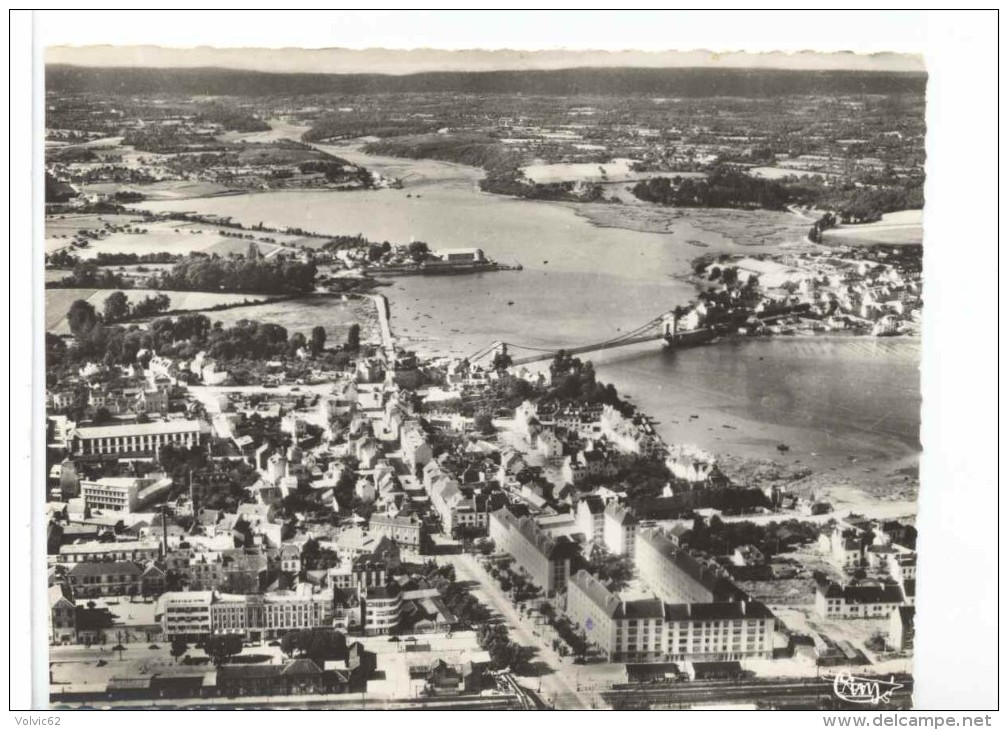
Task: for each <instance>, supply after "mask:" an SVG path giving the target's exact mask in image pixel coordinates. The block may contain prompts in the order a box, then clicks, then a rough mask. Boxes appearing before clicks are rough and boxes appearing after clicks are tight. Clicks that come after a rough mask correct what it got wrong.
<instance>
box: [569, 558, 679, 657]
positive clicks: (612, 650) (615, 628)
mask: <svg viewBox="0 0 1008 730" xmlns="http://www.w3.org/2000/svg"><path fill="white" fill-rule="evenodd" d="M566 611H567V615H568V616H569V617H570V619H571V621H572V622H573V623H574V625H575V626H576V627H578V628H579V629H582V630H583V631H584V633H585V635H586V636H587V637H588V641H589V643H591V644H593V645H594V646H595V647H597V648H598V649H599V651H601V652H602V653H603V654H605V655H606V657H607V660H608V661H610V662H613V661H660V660H661V659H662V657H663V655H664V653H665V647H664V638H663V631H662V629H663V625H664V623H663V622H664V612H665V609H664V606H663V605H662V602H661V601H659V600H656V599H645V600H638V601H623V600H620V598H619V596H617V595H616V594H614V593H610V592H609V590H608V589H607V588H606V587H605V586H604V585H603V584H602V583H601V582H600V581H599V580H598V579H596V578H595V577H594V576H592V575H590V574H589V573H588V572H587V571H585V570H580V571H578V572H577V573H576V574H575V575H573V576H571V579H570V580H569V581H568V583H567V609H566Z"/></svg>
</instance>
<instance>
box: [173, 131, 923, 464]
mask: <svg viewBox="0 0 1008 730" xmlns="http://www.w3.org/2000/svg"><path fill="white" fill-rule="evenodd" d="M334 153H336V154H339V155H340V156H342V157H345V158H347V159H351V160H352V161H353V162H356V163H360V164H365V166H367V167H368V168H369V169H373V170H376V171H378V172H381V173H383V174H386V173H387V174H392V175H395V176H396V177H401V178H402V179H403V180H404V185H405V188H404V190H372V191H364V192H357V193H352V194H346V195H338V196H332V195H328V194H326V193H320V192H307V193H263V194H257V195H256V197H255V198H254V199H253V198H245V199H243V198H242V196H229V197H226V198H215V199H210V200H207V201H205V203H206V205H205V207H203V208H201V210H203V212H205V213H212V214H216V215H225V216H232V217H233V218H234V219H235V220H237V221H241V222H244V223H246V224H248V225H252V224H255V223H258V222H260V221H263V222H264V223H265V224H267V225H272V226H277V227H284V226H297V227H305V226H307V225H310V226H311V228H313V229H316V230H327V231H334V232H339V231H342V232H345V233H357V232H360V233H362V234H363V235H364V236H365V237H367V238H368V239H369V240H378V241H381V240H389V241H394V240H409V239H410V238H414V239H416V240H423V241H437V242H438V245H439V246H445V247H459V248H463V247H473V246H478V247H479V248H482V249H483V250H484V251H485V252H486V254H487V255H488V256H489V257H491V258H494V259H496V260H499V261H512V260H514V261H520V262H521V263H522V264H523V266H524V271H522V272H510V271H502V272H494V273H493V274H474V275H472V276H467V277H464V278H457V279H452V280H451V283H450V285H446V282H445V280H444V279H442V278H439V277H424V276H409V277H402V278H398V279H394V280H392V281H393V283H392V285H391V286H388V287H386V288H385V289H384V290H383V293H384V294H385V295H386V296H387V297H388V299H389V303H390V306H391V307H392V310H393V316H394V317H395V320H396V321H395V330H396V345H397V347H400V348H403V349H412V350H415V351H416V352H417V353H418V354H419V355H421V356H428V355H429V356H434V355H448V356H451V355H454V356H459V357H465V356H468V355H470V354H472V353H474V352H476V351H478V350H480V349H481V348H483V347H485V346H486V345H487V344H488V343H490V342H493V341H497V340H499V341H503V342H513V343H518V344H522V345H527V346H530V347H539V348H560V347H575V346H579V345H584V344H585V343H590V342H599V341H602V340H605V339H607V338H610V337H615V336H618V335H619V334H621V333H624V332H629V331H630V330H632V329H634V328H635V327H637V326H639V325H641V324H642V323H644V322H646V321H648V320H649V319H651V318H653V317H655V316H658V315H660V314H661V313H662V312H666V311H669V310H670V309H672V308H674V307H675V306H677V305H685V304H687V303H688V302H690V301H692V300H694V299H695V298H696V295H697V286H696V285H695V284H693V283H691V282H689V281H685V280H684V279H685V278H686V277H688V276H689V274H690V273H691V272H692V269H691V266H692V262H693V260H694V259H695V258H696V257H697V255H698V254H699V253H712V254H719V253H728V254H742V253H745V254H750V253H754V252H761V251H765V252H768V253H772V252H776V251H780V250H786V249H787V248H788V247H790V246H792V245H794V244H795V243H796V241H795V239H794V236H793V235H792V234H794V235H797V238H798V242H800V241H802V240H803V239H804V236H805V233H806V232H807V228H808V221H807V220H804V219H802V218H801V217H800V216H799V215H792V214H788V213H771V214H769V215H768V214H767V213H765V212H761V211H756V212H742V211H731V212H730V214H729V215H728V218H730V219H731V220H732V222H731V224H730V225H729V224H724V226H728V227H722V230H721V232H718V231H717V230H712V231H704V230H703V229H698V225H701V224H702V225H707V226H709V227H711V228H712V229H714V228H715V227H717V226H719V225H721V224H718V222H717V219H718V218H719V217H720V211H717V210H700V209H690V210H682V211H679V210H675V209H673V210H664V209H663V210H662V211H661V213H662V218H661V219H659V220H658V221H657V222H656V223H652V224H648V225H649V226H653V227H654V228H655V229H657V230H660V231H662V232H657V230H652V231H645V230H632V229H629V228H614V227H608V226H601V225H598V224H597V223H596V222H593V221H592V220H590V219H589V218H588V217H587V216H586V215H584V213H585V212H586V211H590V210H591V209H592V208H591V206H587V207H586V206H585V204H569V203H555V202H543V201H527V200H520V199H516V198H509V197H502V196H497V195H492V194H489V193H485V192H482V191H480V190H479V189H478V188H477V185H476V183H477V182H478V180H479V179H480V177H481V171H479V170H476V169H475V168H466V167H465V166H463V165H458V164H454V163H446V162H432V161H429V160H419V161H414V160H403V159H397V158H389V159H384V158H377V159H376V158H373V157H371V156H367V155H362V154H361V153H360V152H359V151H354V150H352V149H347V148H346V147H345V146H341V147H339V148H338V151H337V150H334ZM409 192H412V193H413V195H412V196H411V197H407V193H409ZM417 192H419V193H421V195H419V196H418V195H416V193H417ZM184 205H185V207H186V208H188V209H192V208H193V207H194V206H193V201H187V202H186V203H185V204H184ZM158 207H159V208H161V209H163V210H172V209H174V208H175V207H176V206H175V205H172V204H161V205H159V206H158ZM177 207H182V206H181V205H178V206H177ZM618 207H619V206H616V205H614V204H605V205H602V206H599V209H601V211H602V212H604V213H607V214H608V213H610V212H611V211H613V210H615V209H617V208H618ZM627 207H629V206H627ZM747 221H750V222H752V223H753V226H752V229H753V230H752V231H749V232H747V231H746V230H745V229H746V228H747V226H746V222H747ZM694 223H696V224H698V225H694ZM640 227H644V226H643V225H641V226H640ZM736 234H737V235H739V237H740V241H741V243H740V242H739V241H736V240H734V239H733V238H732V236H734V235H736ZM756 241H762V242H763V243H762V246H760V245H755V246H754V245H749V244H752V243H754V242H756ZM697 243H702V244H705V245H706V247H701V246H698V245H697ZM743 244H745V245H743ZM801 245H804V244H801ZM591 359H592V360H593V362H594V363H595V366H596V371H597V372H598V374H599V377H600V379H601V380H604V381H605V382H611V383H613V384H614V385H615V386H616V387H617V389H618V390H619V392H620V394H621V395H625V396H627V397H628V398H629V399H630V400H631V402H633V403H634V405H636V406H637V407H638V408H639V409H640V410H641V411H643V412H645V413H647V414H650V415H652V416H653V417H654V418H655V419H656V420H657V421H658V422H659V425H658V430H659V433H660V434H661V436H662V437H663V438H664V439H665V440H666V441H667V442H669V443H695V444H697V445H698V446H700V447H701V448H705V449H707V450H710V451H712V452H714V453H718V454H724V455H733V454H737V455H739V456H741V457H744V458H753V459H779V458H780V454H779V453H778V451H777V449H776V447H777V445H778V444H780V443H786V444H789V445H790V452H789V454H788V457H787V458H788V460H789V461H794V460H796V459H801V460H802V462H803V463H805V464H808V465H809V466H810V467H811V468H813V469H814V470H816V471H821V472H829V471H830V470H836V471H834V472H833V473H840V472H842V473H843V474H848V475H853V476H855V477H856V476H859V475H866V472H864V471H859V470H863V469H865V468H877V469H878V470H880V472H881V471H883V470H884V469H885V466H884V464H886V463H889V462H894V461H896V460H899V459H904V458H908V457H910V456H913V455H916V454H919V451H920V446H919V441H918V437H917V434H918V431H919V407H920V394H919V382H920V374H919V371H918V365H919V361H920V352H919V343H918V344H916V345H915V344H914V343H913V342H907V341H906V340H905V339H904V338H898V339H893V338H886V340H885V341H882V340H876V339H874V338H858V337H855V338H846V337H843V336H839V335H831V336H830V337H829V338H823V337H820V336H816V337H793V338H791V337H775V338H769V339H768V338H750V339H746V340H743V341H741V342H732V343H725V344H718V345H715V346H710V345H708V346H704V347H698V348H690V349H687V350H682V351H678V352H666V351H665V350H664V349H663V348H662V347H660V346H659V345H657V344H656V343H650V344H642V345H635V346H632V347H628V348H624V349H618V350H608V351H604V352H599V353H594V354H593V355H592V356H591ZM690 414H697V415H700V416H701V418H700V419H693V421H692V422H690V420H691V419H689V416H690ZM873 424H875V425H873ZM724 425H727V426H731V428H724V427H723V426H724ZM867 476H871V475H867ZM852 478H853V477H852Z"/></svg>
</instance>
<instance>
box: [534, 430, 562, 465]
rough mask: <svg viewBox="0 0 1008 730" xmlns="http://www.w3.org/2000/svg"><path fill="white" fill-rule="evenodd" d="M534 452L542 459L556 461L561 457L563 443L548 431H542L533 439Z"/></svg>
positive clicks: (553, 433) (552, 432)
mask: <svg viewBox="0 0 1008 730" xmlns="http://www.w3.org/2000/svg"><path fill="white" fill-rule="evenodd" d="M535 444H536V451H538V452H539V453H540V454H541V455H542V457H543V458H544V459H557V458H559V457H561V456H563V442H562V441H561V440H560V438H559V437H558V436H557V435H556V433H555V432H554V431H552V430H550V429H543V430H542V431H540V432H539V433H538V434H537V435H536V437H535Z"/></svg>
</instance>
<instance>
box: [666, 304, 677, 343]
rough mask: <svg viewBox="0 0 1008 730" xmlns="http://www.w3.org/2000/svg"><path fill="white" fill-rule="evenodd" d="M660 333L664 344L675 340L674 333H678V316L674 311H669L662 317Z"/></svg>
mask: <svg viewBox="0 0 1008 730" xmlns="http://www.w3.org/2000/svg"><path fill="white" fill-rule="evenodd" d="M662 334H663V335H664V336H665V342H666V344H672V343H673V342H675V339H676V335H678V334H679V318H678V317H677V316H676V313H675V312H669V313H668V314H666V315H665V316H664V317H663V318H662Z"/></svg>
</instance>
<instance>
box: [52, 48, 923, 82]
mask: <svg viewBox="0 0 1008 730" xmlns="http://www.w3.org/2000/svg"><path fill="white" fill-rule="evenodd" d="M44 65H45V66H46V67H48V66H56V65H62V66H74V67H80V68H102V69H106V68H107V69H113V68H119V69H126V68H135V69H194V68H204V69H206V68H212V69H222V70H230V71H249V72H259V73H273V74H299V73H301V74H306V73H312V74H320V75H357V74H369V75H382V76H407V75H414V74H420V73H486V72H494V71H560V70H568V69H585V68H595V69H615V68H648V69H682V68H719V67H720V68H730V69H765V70H778V71H855V72H856V71H862V72H889V73H926V68H925V64H924V59H923V56H922V55H919V54H908V53H897V52H888V51H880V52H873V53H855V52H852V51H835V52H820V51H811V50H808V51H758V52H747V51H739V50H734V51H711V50H705V49H694V50H689V51H681V50H669V51H638V50H632V49H627V50H622V51H602V50H598V51H597V50H562V49H553V50H551V49H544V50H537V51H521V50H514V49H494V50H489V49H471V50H448V49H436V48H414V49H389V48H367V49H349V48H294V47H288V48H217V47H212V46H194V47H188V48H180V47H166V46H155V45H136V46H114V45H91V46H69V45H60V46H51V47H48V48H46V49H45V61H44Z"/></svg>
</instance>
